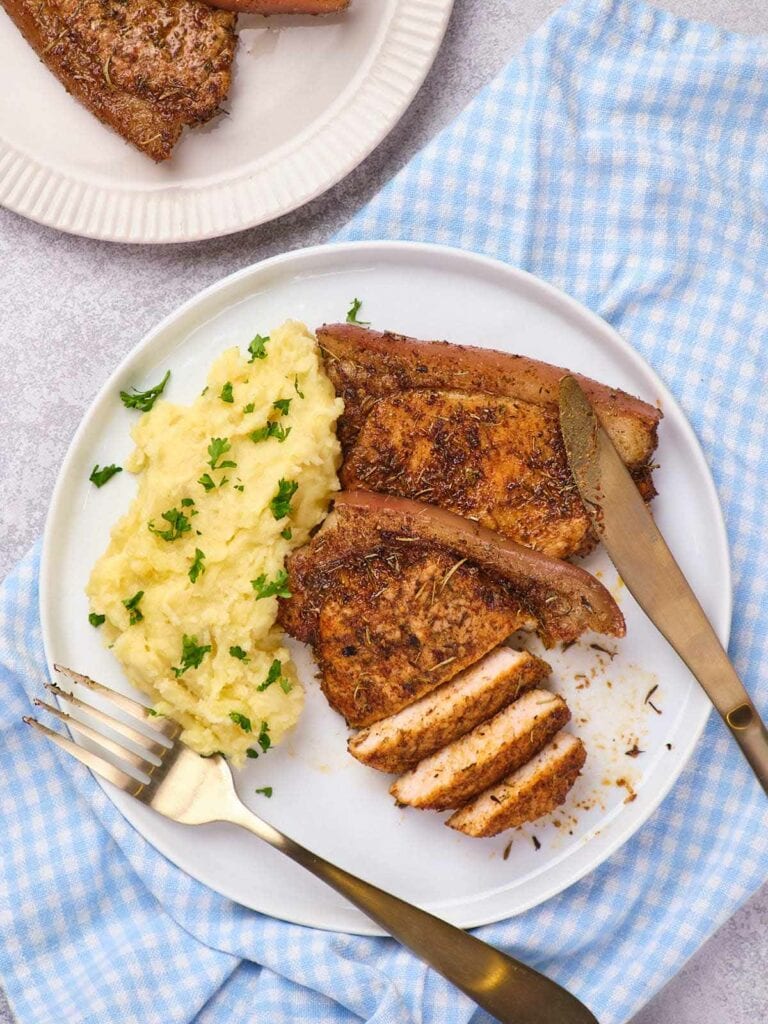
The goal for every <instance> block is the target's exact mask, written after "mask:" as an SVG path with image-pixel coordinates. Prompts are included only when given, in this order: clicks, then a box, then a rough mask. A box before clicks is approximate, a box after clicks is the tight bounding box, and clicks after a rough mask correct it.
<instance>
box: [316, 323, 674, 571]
mask: <svg viewBox="0 0 768 1024" xmlns="http://www.w3.org/2000/svg"><path fill="white" fill-rule="evenodd" d="M317 337H318V340H319V342H320V346H321V348H322V350H323V354H324V360H325V367H326V371H327V373H328V375H329V377H330V378H331V380H332V382H333V384H334V387H335V388H336V391H337V393H338V394H339V395H340V396H341V397H342V398H343V399H344V404H345V409H344V415H343V416H342V418H341V419H340V421H339V437H340V440H341V443H342V448H343V451H344V465H343V467H342V470H341V481H342V485H343V486H344V487H345V488H346V489H348V490H351V489H354V488H365V489H366V490H372V491H379V492H382V493H385V494H393V495H400V496H402V497H406V498H413V499H420V500H422V501H426V502H429V503H430V504H433V505H440V506H442V507H444V508H447V509H450V510H451V511H453V512H457V513H459V514H461V515H464V516H467V517H468V518H471V519H476V520H477V521H478V522H480V523H482V524H483V525H484V526H487V527H488V528H489V529H493V530H497V531H498V532H499V533H501V534H503V535H504V536H506V537H509V538H511V539H512V540H516V541H517V542H518V543H520V544H524V545H525V546H526V547H530V548H534V549H535V550H538V551H542V552H544V553H546V554H549V555H554V556H556V557H559V558H565V557H567V556H569V555H573V554H584V553H586V552H587V551H588V550H589V549H590V548H591V547H592V546H594V544H595V542H596V537H595V535H594V533H593V531H592V528H591V525H590V521H589V517H588V515H587V513H586V510H585V509H584V506H583V505H582V503H581V499H580V498H579V496H578V493H577V491H576V486H575V484H574V482H573V478H572V476H571V473H570V470H569V468H568V461H567V458H566V454H565V447H564V444H563V440H562V436H561V434H560V429H559V423H558V411H557V385H558V381H559V380H560V378H561V377H562V376H563V374H565V373H566V372H567V371H566V370H563V369H561V368H559V367H556V366H550V365H549V364H547V363H541V362H538V361H536V360H534V359H528V358H526V357H524V356H514V355H507V354H505V353H502V352H494V351H491V350H489V349H480V348H471V347H468V346H462V345H451V344H448V343H447V342H436V341H430V342H426V341H417V340H415V339H413V338H406V337H403V336H401V335H395V334H381V333H378V332H376V331H371V330H367V329H366V328H364V327H359V326H357V325H355V324H333V325H330V326H325V327H322V328H320V329H319V330H318V332H317ZM579 380H580V382H581V384H582V386H583V387H584V388H585V389H586V391H587V393H588V395H589V397H590V399H591V400H592V402H593V403H594V404H595V407H596V409H597V411H598V413H599V414H600V417H601V419H602V421H603V423H604V425H605V427H606V429H607V430H608V432H609V434H610V435H611V437H612V439H613V441H614V443H615V444H616V445H617V447H618V449H619V452H620V454H621V455H622V457H623V459H624V460H625V462H626V463H627V465H628V467H629V469H630V470H631V472H632V474H633V476H634V478H635V480H636V481H637V484H638V487H639V488H640V490H641V492H642V493H643V495H644V496H645V497H646V498H648V499H650V498H651V497H653V495H654V493H655V491H654V488H653V482H652V479H651V468H650V463H651V459H652V456H653V452H654V450H655V448H656V442H657V437H656V433H657V426H658V423H659V420H660V419H661V413H660V412H659V411H658V409H655V408H653V406H650V405H647V404H646V403H645V402H642V401H640V400H639V399H637V398H632V397H631V396H630V395H627V394H625V393H624V392H622V391H618V390H616V389H613V388H608V387H605V386H604V385H602V384H599V383H597V382H596V381H592V380H588V379H587V378H583V377H579Z"/></svg>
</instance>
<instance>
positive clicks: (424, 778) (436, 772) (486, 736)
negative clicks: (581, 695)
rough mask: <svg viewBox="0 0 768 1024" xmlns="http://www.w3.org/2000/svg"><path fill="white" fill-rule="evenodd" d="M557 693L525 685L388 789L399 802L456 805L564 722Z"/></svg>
mask: <svg viewBox="0 0 768 1024" xmlns="http://www.w3.org/2000/svg"><path fill="white" fill-rule="evenodd" d="M570 717H571V713H570V711H569V710H568V705H567V704H566V703H565V701H564V700H563V698H562V697H559V696H557V694H554V693H550V692H549V691H548V690H530V691H529V692H528V693H526V694H524V695H523V696H522V697H520V698H519V700H516V701H515V702H514V703H513V704H508V705H507V706H506V707H505V708H504V709H503V710H502V711H499V713H498V714H497V715H495V716H494V717H493V718H491V719H490V720H489V721H487V722H483V723H482V724H481V725H478V726H477V727H476V728H475V729H473V730H472V732H469V733H467V734H466V736H462V737H461V738H460V739H457V740H454V742H453V743H449V744H448V746H447V747H443V749H442V750H438V751H437V753H435V754H432V755H431V756H430V757H427V758H425V759H424V760H423V761H421V762H419V764H418V765H417V766H416V767H415V768H413V769H412V770H411V771H409V772H407V773H406V774H405V775H403V776H402V778H400V779H398V780H397V782H395V783H394V784H393V785H392V787H391V788H390V793H391V794H392V796H394V798H395V800H397V802H398V803H399V804H408V805H409V806H411V807H423V808H431V809H432V810H435V811H444V810H447V809H448V808H449V807H461V806H462V804H465V803H467V801H469V800H471V799H472V797H474V796H477V794H478V793H480V792H482V790H484V789H487V788H488V787H489V786H492V785H493V784H494V783H495V782H498V781H499V779H501V778H503V777H504V776H505V775H508V774H510V772H513V771H516V770H517V769H518V768H522V766H523V765H524V764H526V763H527V762H528V761H530V759H531V758H532V757H533V756H534V754H537V753H538V752H539V751H540V750H541V749H542V748H543V747H545V746H546V745H547V743H549V741H550V740H551V739H552V738H553V737H554V735H555V733H557V732H558V731H559V730H560V729H562V727H563V726H564V725H565V724H566V723H567V722H568V720H569V719H570Z"/></svg>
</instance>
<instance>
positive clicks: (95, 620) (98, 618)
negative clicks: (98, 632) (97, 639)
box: [88, 612, 107, 628]
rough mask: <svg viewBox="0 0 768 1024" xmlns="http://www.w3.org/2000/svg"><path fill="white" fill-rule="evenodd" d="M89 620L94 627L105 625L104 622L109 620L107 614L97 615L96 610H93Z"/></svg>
mask: <svg viewBox="0 0 768 1024" xmlns="http://www.w3.org/2000/svg"><path fill="white" fill-rule="evenodd" d="M88 621H89V622H90V624H91V625H92V626H93V627H94V628H98V627H99V626H103V625H104V623H105V622H106V621H107V616H106V615H97V614H96V612H91V614H90V615H89V616H88Z"/></svg>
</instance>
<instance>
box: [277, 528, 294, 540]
mask: <svg viewBox="0 0 768 1024" xmlns="http://www.w3.org/2000/svg"><path fill="white" fill-rule="evenodd" d="M280 536H281V537H282V538H283V539H284V540H290V539H291V537H292V536H293V530H292V529H291V528H290V526H286V528H285V529H284V530H282V531H281V533H280Z"/></svg>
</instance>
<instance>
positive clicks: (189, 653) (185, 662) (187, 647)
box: [173, 633, 211, 679]
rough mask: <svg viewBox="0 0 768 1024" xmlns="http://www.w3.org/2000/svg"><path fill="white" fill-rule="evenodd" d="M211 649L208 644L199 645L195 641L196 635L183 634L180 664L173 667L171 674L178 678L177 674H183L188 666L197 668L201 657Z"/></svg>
mask: <svg viewBox="0 0 768 1024" xmlns="http://www.w3.org/2000/svg"><path fill="white" fill-rule="evenodd" d="M210 650H211V645H210V644H204V645H200V644H198V642H197V637H196V636H187V634H186V633H185V634H184V639H183V640H182V642H181V664H180V665H179V667H178V668H174V669H173V674H174V675H175V676H176V678H177V679H178V678H179V676H183V675H184V673H185V672H186V671H188V669H190V668H199V667H200V663H201V662H202V660H203V658H204V657H205V656H206V654H208V653H209V652H210Z"/></svg>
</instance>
